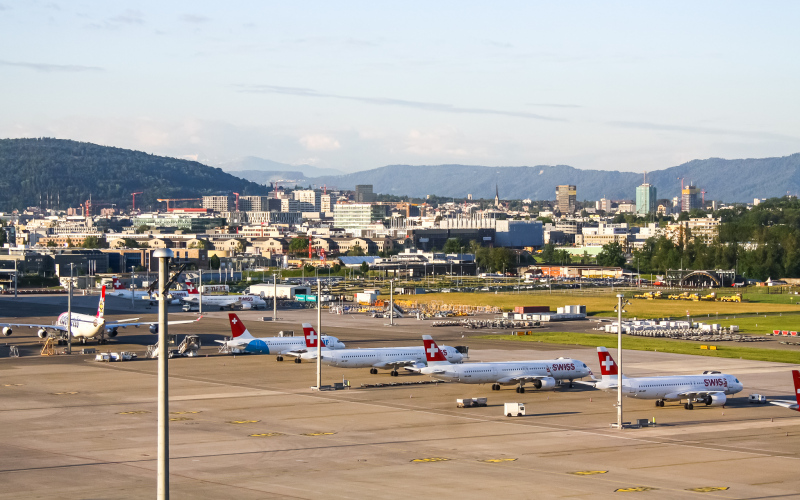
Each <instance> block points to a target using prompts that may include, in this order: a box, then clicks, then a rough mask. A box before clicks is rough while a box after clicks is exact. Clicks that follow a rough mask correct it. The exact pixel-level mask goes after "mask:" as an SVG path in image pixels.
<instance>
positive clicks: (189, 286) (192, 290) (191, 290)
mask: <svg viewBox="0 0 800 500" xmlns="http://www.w3.org/2000/svg"><path fill="white" fill-rule="evenodd" d="M186 293H187V294H189V295H200V292H198V291H197V287H196V286H194V283H192V282H191V281H189V280H186Z"/></svg>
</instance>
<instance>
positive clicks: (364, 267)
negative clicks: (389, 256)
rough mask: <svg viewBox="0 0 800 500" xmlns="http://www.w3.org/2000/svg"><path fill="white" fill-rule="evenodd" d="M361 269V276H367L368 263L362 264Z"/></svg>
mask: <svg viewBox="0 0 800 500" xmlns="http://www.w3.org/2000/svg"><path fill="white" fill-rule="evenodd" d="M359 269H360V270H361V274H367V272H368V271H369V264H367V261H364V262H362V263H361V267H360V268H359Z"/></svg>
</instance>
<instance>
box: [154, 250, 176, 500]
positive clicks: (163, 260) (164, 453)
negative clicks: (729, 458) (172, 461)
mask: <svg viewBox="0 0 800 500" xmlns="http://www.w3.org/2000/svg"><path fill="white" fill-rule="evenodd" d="M173 255H174V254H173V253H172V250H170V249H169V248H158V249H156V250H155V251H154V252H153V258H156V259H158V287H159V288H160V290H159V292H160V293H159V294H158V474H157V477H158V481H157V488H156V498H157V499H159V500H169V384H168V376H169V373H168V371H167V359H169V348H168V346H167V294H168V293H169V290H167V287H166V283H167V281H168V279H169V277H168V276H167V274H168V273H167V267H168V266H169V259H170V258H172V256H173Z"/></svg>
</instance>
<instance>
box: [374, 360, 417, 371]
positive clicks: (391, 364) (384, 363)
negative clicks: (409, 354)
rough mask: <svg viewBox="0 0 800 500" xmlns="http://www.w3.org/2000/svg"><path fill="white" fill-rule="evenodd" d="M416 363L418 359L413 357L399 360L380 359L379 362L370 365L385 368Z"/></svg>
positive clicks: (414, 364)
mask: <svg viewBox="0 0 800 500" xmlns="http://www.w3.org/2000/svg"><path fill="white" fill-rule="evenodd" d="M417 363H419V361H417V360H415V359H403V360H400V361H381V362H380V363H375V364H374V365H372V366H373V367H374V368H381V369H384V370H385V369H387V368H394V369H397V368H400V367H403V366H416V365H417Z"/></svg>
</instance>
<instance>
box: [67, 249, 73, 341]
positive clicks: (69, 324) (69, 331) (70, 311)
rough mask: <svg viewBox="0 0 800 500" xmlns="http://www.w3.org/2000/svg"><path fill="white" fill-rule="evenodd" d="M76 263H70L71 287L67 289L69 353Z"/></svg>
mask: <svg viewBox="0 0 800 500" xmlns="http://www.w3.org/2000/svg"><path fill="white" fill-rule="evenodd" d="M74 268H75V264H73V263H70V265H69V289H68V291H67V325H68V326H67V354H72V270H73V269H74Z"/></svg>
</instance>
